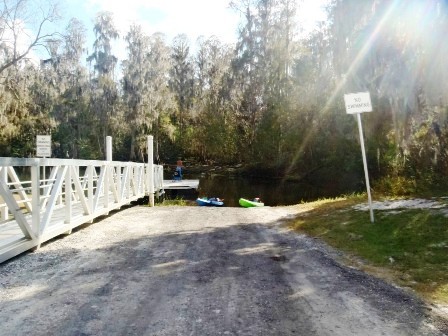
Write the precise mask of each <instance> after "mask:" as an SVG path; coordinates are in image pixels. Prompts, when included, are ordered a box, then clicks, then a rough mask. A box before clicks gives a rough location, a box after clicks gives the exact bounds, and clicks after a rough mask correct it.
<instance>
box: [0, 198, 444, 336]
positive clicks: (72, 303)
mask: <svg viewBox="0 0 448 336" xmlns="http://www.w3.org/2000/svg"><path fill="white" fill-rule="evenodd" d="M297 211H300V207H299V206H297V207H280V208H268V207H266V208H262V209H242V208H201V207H156V208H147V207H133V208H129V209H126V210H123V211H120V212H117V213H115V214H114V215H112V216H110V217H109V218H106V219H104V220H102V221H100V222H98V223H95V224H93V225H90V226H88V227H86V228H83V229H81V230H78V231H76V232H74V233H73V234H72V235H70V236H68V237H65V238H63V239H58V240H55V241H53V242H51V243H49V244H46V245H44V246H43V247H42V248H41V249H40V250H39V251H37V252H35V253H30V254H27V255H22V256H19V257H18V258H15V259H14V260H11V261H9V262H7V263H4V264H1V265H0V326H1V327H0V328H1V329H0V334H2V335H30V334H32V335H34V336H36V335H166V336H168V335H169V336H174V335H198V336H207V335H210V336H211V335H213V336H214V335H251V336H252V335H263V336H264V335H275V336H280V335H306V336H311V335H319V336H323V335H331V336H335V335H343V336H349V335H388V336H394V335H422V336H423V335H425V336H427V335H442V333H440V332H438V331H436V330H435V328H434V327H432V325H431V324H430V321H429V319H428V317H427V310H426V309H425V308H424V306H423V305H422V304H421V303H420V302H419V301H418V300H416V299H415V298H413V297H412V296H409V295H408V294H405V293H404V292H403V291H401V290H398V289H396V288H394V287H392V286H389V285H387V284H385V283H384V282H382V281H380V280H377V279H374V278H371V277H369V276H366V275H364V274H363V273H361V272H359V271H356V270H354V269H350V268H346V267H343V266H341V265H340V264H338V263H337V262H336V261H335V260H334V259H333V258H332V257H331V255H332V254H331V253H329V252H328V251H327V250H325V249H324V248H323V247H321V246H320V244H318V243H316V242H315V241H314V240H312V239H310V238H307V237H304V236H300V235H297V234H294V233H291V232H287V231H286V230H285V229H282V226H281V225H280V223H281V221H282V220H283V219H285V218H287V217H288V216H291V215H292V214H294V213H295V212H297Z"/></svg>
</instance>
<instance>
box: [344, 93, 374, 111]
mask: <svg viewBox="0 0 448 336" xmlns="http://www.w3.org/2000/svg"><path fill="white" fill-rule="evenodd" d="M344 101H345V110H346V111H347V113H348V114H355V113H361V112H372V102H371V101H370V93H369V92H358V93H350V94H346V95H344Z"/></svg>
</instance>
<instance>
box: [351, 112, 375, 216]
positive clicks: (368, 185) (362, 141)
mask: <svg viewBox="0 0 448 336" xmlns="http://www.w3.org/2000/svg"><path fill="white" fill-rule="evenodd" d="M356 117H357V119H358V128H359V140H360V142H361V152H362V162H363V164H364V174H365V177H366V187H367V197H368V199H369V208H370V221H371V222H372V223H373V222H375V219H374V218H373V208H372V196H371V195H370V183H369V171H368V169H367V159H366V150H365V148H364V134H363V132H362V124H361V113H356Z"/></svg>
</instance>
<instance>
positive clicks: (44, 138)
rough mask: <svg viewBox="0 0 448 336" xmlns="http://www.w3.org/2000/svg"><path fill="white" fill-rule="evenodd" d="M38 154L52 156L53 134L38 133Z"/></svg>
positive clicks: (39, 155)
mask: <svg viewBox="0 0 448 336" xmlns="http://www.w3.org/2000/svg"><path fill="white" fill-rule="evenodd" d="M36 156H38V157H47V158H49V157H51V135H36Z"/></svg>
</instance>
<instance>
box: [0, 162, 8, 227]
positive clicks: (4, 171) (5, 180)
mask: <svg viewBox="0 0 448 336" xmlns="http://www.w3.org/2000/svg"><path fill="white" fill-rule="evenodd" d="M1 169H2V170H1V177H0V178H1V179H2V182H3V183H5V185H7V184H8V167H6V166H4V167H2V168H1ZM0 215H1V220H2V221H5V220H7V219H8V206H7V205H6V203H5V205H4V206H3V207H2V210H1V214H0Z"/></svg>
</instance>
